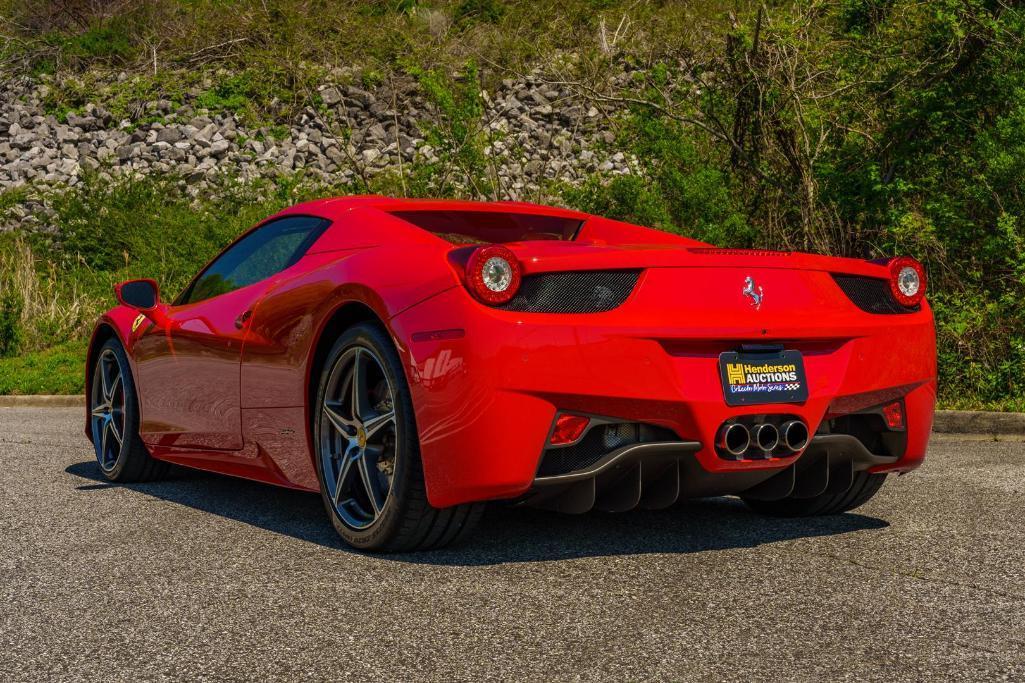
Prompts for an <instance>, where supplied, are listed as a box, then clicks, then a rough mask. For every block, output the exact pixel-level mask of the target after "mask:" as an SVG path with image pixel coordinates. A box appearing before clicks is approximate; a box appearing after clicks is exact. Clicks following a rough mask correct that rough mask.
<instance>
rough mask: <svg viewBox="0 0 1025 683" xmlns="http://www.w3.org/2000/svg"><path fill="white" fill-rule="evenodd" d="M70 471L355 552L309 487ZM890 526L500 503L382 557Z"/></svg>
mask: <svg viewBox="0 0 1025 683" xmlns="http://www.w3.org/2000/svg"><path fill="white" fill-rule="evenodd" d="M65 471H66V472H67V473H69V474H71V475H74V476H76V477H79V478H81V479H84V480H87V482H88V483H83V484H81V485H79V486H77V487H76V489H77V490H78V491H81V492H83V493H86V492H95V493H97V494H98V495H102V493H100V492H102V491H104V490H108V489H113V488H127V489H129V490H132V491H137V492H139V493H142V494H145V495H148V496H153V497H155V498H159V499H161V500H165V501H168V502H172V503H177V504H180V505H185V506H188V507H191V508H194V509H196V510H201V511H203V512H208V513H210V514H214V515H219V516H221V517H225V518H228V519H233V520H236V521H239V522H242V523H244V524H250V525H252V526H255V527H258V528H261V529H266V530H268V531H272V532H274V533H279V534H283V535H286V536H290V537H292V538H296V539H299V540H301V541H306V542H309V543H316V544H318V545H322V546H326V547H330V548H337V549H339V550H343V551H346V552H357V551H354V550H352V549H351V548H349V547H348V546H347V545H345V544H344V543H343V542H342V541H341V539H340V538H339V537H338V536H337V534H336V533H335V531H334V529H333V528H332V526H331V524H330V522H329V521H328V519H327V516H326V513H325V511H324V507H323V505H322V503H321V501H320V497H319V496H317V495H315V494H312V493H305V492H301V491H293V490H289V489H284V488H279V487H276V486H270V485H266V484H260V483H256V482H251V481H246V480H242V479H236V478H233V477H227V476H221V475H217V474H209V473H205V472H199V471H192V470H187V471H186V470H178V471H177V472H176V474H175V475H174V476H173V477H172V478H170V479H167V480H162V481H159V482H149V483H142V484H113V483H110V482H108V481H107V480H106V479H104V478H103V476H102V474H101V473H100V469H99V466H98V465H97V464H96V462H95V461H87V462H80V463H76V464H74V465H70V466H69V467H67V468H66V469H65ZM888 526H889V523H888V522H886V521H884V520H881V519H878V518H875V517H869V516H866V515H861V514H856V513H847V514H844V515H835V516H830V517H812V518H801V519H777V518H769V517H763V516H761V515H757V514H754V513H752V512H750V511H749V510H748V509H747V508H746V507H745V506H744V504H743V503H741V502H740V500H739V499H736V498H725V497H724V498H705V499H700V500H694V501H687V502H684V503H682V504H679V505H677V506H675V507H673V508H670V509H667V510H657V511H646V510H638V511H633V512H627V513H622V514H603V513H589V514H586V515H563V514H558V513H553V512H545V511H541V510H533V509H528V508H517V507H511V506H502V505H494V506H491V508H490V509H489V510H488V511H487V513H486V514H485V516H484V519H483V520H482V521H481V524H480V525H479V527H478V528H477V531H476V532H475V533H474V534H473V535H472V536H470V537H469V538H468V539H467V540H466V542H464V543H463V544H462V545H459V546H456V547H452V548H446V549H443V550H436V551H430V552H419V553H402V554H394V555H380V556H379V557H380V558H381V559H384V560H391V561H398V562H409V563H415V564H433V565H452V566H479V565H491V564H502V563H506V562H539V561H551V560H560V559H573V558H580V557H596V556H611V555H636V554H645V553H696V552H703V551H708V550H724V549H729V548H751V547H756V546H759V545H762V544H766V543H776V542H779V541H787V540H793V539H799V538H814V537H819V536H835V535H839V534H846V533H850V532H854V531H864V530H872V529H883V528H885V527H888Z"/></svg>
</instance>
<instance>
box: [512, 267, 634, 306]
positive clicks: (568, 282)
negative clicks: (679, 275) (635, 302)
mask: <svg viewBox="0 0 1025 683" xmlns="http://www.w3.org/2000/svg"><path fill="white" fill-rule="evenodd" d="M639 276H640V271H639V270H585V271H574V272H567V273H539V274H537V275H527V276H526V277H524V278H523V282H522V284H521V285H520V291H519V292H517V294H516V296H515V297H514V298H513V300H512V301H510V302H509V303H507V304H504V305H502V306H500V308H503V309H505V310H507V311H522V312H524V313H603V312H605V311H611V310H612V309H613V308H616V307H617V306H621V305H622V304H623V302H624V301H626V298H627V297H628V296H630V292H632V291H633V288H634V285H636V284H637V278H638V277H639Z"/></svg>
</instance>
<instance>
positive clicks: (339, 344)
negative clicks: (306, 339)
mask: <svg viewBox="0 0 1025 683" xmlns="http://www.w3.org/2000/svg"><path fill="white" fill-rule="evenodd" d="M311 417H312V420H311V422H312V427H313V443H314V445H315V446H316V449H317V453H316V457H315V461H316V464H317V474H318V476H319V477H320V491H321V495H322V497H323V499H324V507H325V508H326V509H327V512H328V515H329V516H330V517H331V521H332V523H333V524H334V527H335V529H336V530H337V531H338V533H339V535H341V537H342V538H343V539H344V540H345V541H346V542H347V543H349V544H350V545H352V546H354V547H356V548H360V549H363V550H384V551H405V550H414V549H426V548H436V547H440V546H443V545H446V544H448V543H451V542H453V541H455V540H458V539H459V538H461V537H462V536H463V535H465V534H466V533H468V532H469V531H470V530H471V529H472V528H473V526H474V525H475V524H476V522H477V519H478V518H479V517H480V513H481V511H482V510H483V506H482V505H481V504H474V505H457V506H454V507H449V508H443V509H441V508H435V507H433V506H432V505H431V504H430V503H429V502H428V500H427V487H426V485H425V483H424V472H423V465H422V463H421V460H420V443H419V439H418V437H417V430H416V420H415V419H414V415H413V400H412V396H411V395H410V391H409V385H408V384H407V382H406V377H405V373H404V371H403V368H402V362H401V361H400V359H399V355H398V353H397V352H396V350H395V346H394V344H393V343H392V341H391V339H390V338H389V336H388V334H387V333H386V332H385V331H384V329H382V328H381V327H380V326H379V325H376V324H372V323H360V324H357V325H355V326H353V327H351V328H349V329H348V330H346V331H345V332H343V333H342V334H341V335H340V336H339V337H338V338H337V339H336V340H335V341H334V344H333V346H332V347H331V349H330V351H329V352H328V353H327V355H326V358H325V359H324V361H323V366H322V371H321V373H320V377H319V384H318V391H317V396H316V400H315V402H314V403H313V406H312V410H311Z"/></svg>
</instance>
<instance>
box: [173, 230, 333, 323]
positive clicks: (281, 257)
mask: <svg viewBox="0 0 1025 683" xmlns="http://www.w3.org/2000/svg"><path fill="white" fill-rule="evenodd" d="M329 224H330V221H328V220H325V219H323V218H317V217H315V216H288V217H287V218H279V219H278V220H276V221H271V222H270V223H267V224H265V225H263V226H261V227H259V228H257V229H256V230H254V231H253V232H251V233H249V234H248V235H246V236H245V237H243V238H242V239H240V240H239V241H238V242H236V243H235V244H233V245H232V246H231V247H230V248H229V249H228V250H227V251H226V252H224V253H223V254H221V255H220V257H219V258H218V259H217V260H216V261H214V262H213V263H211V264H210V265H209V266H208V267H207V269H206V270H204V271H203V273H202V274H201V275H200V276H199V277H198V278H197V279H196V281H195V282H193V283H192V286H191V287H189V289H188V290H186V291H185V292H184V293H183V294H182V295H181V297H180V298H179V300H178V303H179V304H192V303H196V302H197V301H203V300H205V299H209V298H211V297H215V296H218V295H220V294H226V293H228V292H232V291H234V290H236V289H240V288H242V287H245V286H247V285H251V284H253V283H254V282H259V281H260V280H265V279H267V278H269V277H270V276H272V275H274V274H275V273H279V272H281V271H282V270H284V269H285V268H288V267H290V266H292V265H294V264H295V263H296V261H298V260H299V259H300V258H302V255H303V254H305V253H306V250H307V249H309V248H310V246H311V245H312V244H313V243H314V242H315V241H317V238H318V237H320V235H321V234H322V233H323V232H324V230H325V229H326V228H327V226H328V225H329Z"/></svg>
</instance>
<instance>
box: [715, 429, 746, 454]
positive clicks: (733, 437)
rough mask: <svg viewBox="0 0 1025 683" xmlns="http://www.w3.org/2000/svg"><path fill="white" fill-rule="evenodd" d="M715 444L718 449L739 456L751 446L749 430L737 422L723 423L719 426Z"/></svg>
mask: <svg viewBox="0 0 1025 683" xmlns="http://www.w3.org/2000/svg"><path fill="white" fill-rule="evenodd" d="M716 445H717V446H718V448H719V450H721V451H725V452H726V453H729V454H730V455H732V456H733V457H735V458H739V457H740V456H742V455H744V453H746V452H747V449H748V448H749V447H750V446H751V432H749V431H748V430H747V427H745V426H744V425H742V424H740V423H739V422H733V423H731V424H724V425H723V426H722V427H720V428H719V438H718V439H717V443H716Z"/></svg>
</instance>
